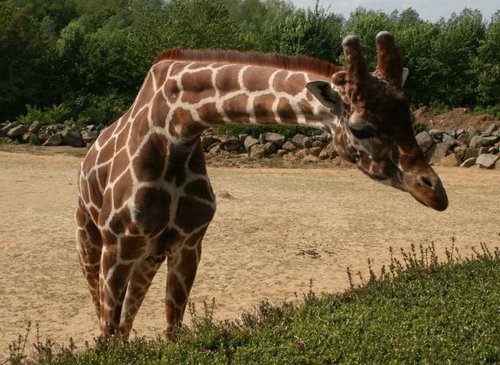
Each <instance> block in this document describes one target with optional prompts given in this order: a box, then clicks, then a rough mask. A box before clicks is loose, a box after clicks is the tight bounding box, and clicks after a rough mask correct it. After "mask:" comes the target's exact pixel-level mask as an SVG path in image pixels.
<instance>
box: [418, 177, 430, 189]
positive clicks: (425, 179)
mask: <svg viewBox="0 0 500 365" xmlns="http://www.w3.org/2000/svg"><path fill="white" fill-rule="evenodd" d="M419 180H420V185H422V186H424V187H426V188H429V189H434V184H433V183H432V180H431V179H430V178H428V177H427V176H420V179H419Z"/></svg>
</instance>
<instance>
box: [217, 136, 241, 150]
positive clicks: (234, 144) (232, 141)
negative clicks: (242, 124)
mask: <svg viewBox="0 0 500 365" xmlns="http://www.w3.org/2000/svg"><path fill="white" fill-rule="evenodd" d="M219 139H220V148H221V149H222V150H225V151H228V152H236V151H238V150H239V149H240V147H241V143H240V141H239V139H238V138H237V137H233V136H220V137H219Z"/></svg>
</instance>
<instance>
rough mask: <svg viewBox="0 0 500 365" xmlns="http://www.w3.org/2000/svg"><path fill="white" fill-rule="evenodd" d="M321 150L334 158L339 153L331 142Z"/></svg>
mask: <svg viewBox="0 0 500 365" xmlns="http://www.w3.org/2000/svg"><path fill="white" fill-rule="evenodd" d="M323 151H325V152H326V153H327V154H328V157H329V158H335V157H337V156H338V155H339V154H338V152H337V150H336V149H335V145H334V144H333V142H330V143H329V144H328V145H327V146H326V147H325V149H324V150H323Z"/></svg>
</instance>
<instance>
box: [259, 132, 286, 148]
mask: <svg viewBox="0 0 500 365" xmlns="http://www.w3.org/2000/svg"><path fill="white" fill-rule="evenodd" d="M264 140H265V141H266V142H271V143H274V144H275V145H276V146H277V147H282V146H283V143H285V137H284V136H282V135H281V134H278V133H272V132H268V133H266V134H265V135H264Z"/></svg>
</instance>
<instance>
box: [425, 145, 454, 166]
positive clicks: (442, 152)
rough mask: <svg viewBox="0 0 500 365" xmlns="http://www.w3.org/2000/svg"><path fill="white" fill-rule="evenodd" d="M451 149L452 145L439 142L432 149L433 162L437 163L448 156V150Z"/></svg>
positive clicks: (431, 158) (431, 157)
mask: <svg viewBox="0 0 500 365" xmlns="http://www.w3.org/2000/svg"><path fill="white" fill-rule="evenodd" d="M449 150H450V146H449V145H448V144H446V143H437V144H435V145H434V146H433V147H432V148H431V149H430V150H429V152H430V160H431V162H432V163H434V164H437V163H439V162H440V161H441V160H442V159H443V158H445V157H446V155H447V154H448V151H449Z"/></svg>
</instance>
